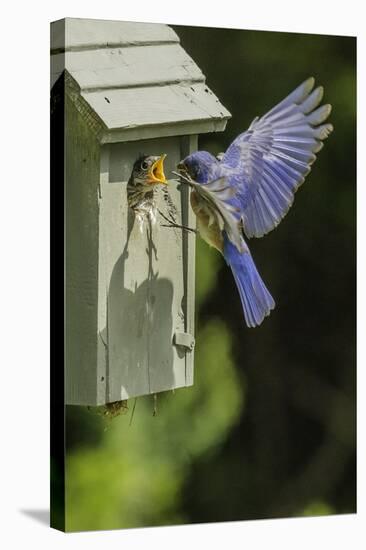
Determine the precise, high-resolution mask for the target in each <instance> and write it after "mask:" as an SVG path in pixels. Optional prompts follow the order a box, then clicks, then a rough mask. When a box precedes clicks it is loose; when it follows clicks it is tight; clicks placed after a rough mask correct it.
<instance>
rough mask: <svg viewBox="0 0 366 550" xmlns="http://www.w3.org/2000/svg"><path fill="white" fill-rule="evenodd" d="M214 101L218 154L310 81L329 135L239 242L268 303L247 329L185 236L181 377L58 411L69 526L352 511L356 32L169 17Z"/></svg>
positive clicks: (204, 139) (221, 272)
mask: <svg viewBox="0 0 366 550" xmlns="http://www.w3.org/2000/svg"><path fill="white" fill-rule="evenodd" d="M174 29H175V30H176V32H177V34H178V35H179V37H180V39H181V42H182V45H183V47H184V48H185V49H186V51H187V52H188V53H189V54H190V55H191V56H192V58H193V59H194V60H195V62H196V63H197V64H198V65H199V67H200V68H201V69H202V71H203V72H204V74H205V75H206V76H207V84H208V86H209V87H210V88H211V89H212V90H213V91H214V93H215V94H216V95H217V96H218V97H219V98H220V101H221V102H222V103H223V104H224V105H225V107H227V108H228V109H229V111H230V112H231V114H232V119H231V120H230V121H229V123H228V125H227V129H226V130H225V132H223V133H218V134H208V135H203V136H201V137H200V140H199V146H200V148H201V149H206V150H209V151H211V152H213V153H218V152H220V151H223V150H225V149H226V147H227V146H228V145H229V144H230V142H231V141H232V140H233V139H234V138H235V137H236V136H237V135H238V134H239V133H240V132H242V131H243V130H245V129H246V128H247V127H248V126H249V124H250V122H251V121H252V119H253V118H254V117H255V116H256V115H262V114H264V113H266V112H267V111H268V110H269V109H270V108H271V107H272V106H273V105H275V104H276V103H277V102H279V101H280V100H281V99H283V97H285V96H286V95H287V94H288V93H289V92H291V91H292V90H293V89H294V88H295V87H296V86H297V85H298V84H300V83H301V82H302V81H304V80H305V79H306V78H308V77H309V76H314V77H315V79H316V83H317V84H321V85H323V86H324V88H325V97H324V102H327V103H328V102H329V103H331V104H332V106H333V112H332V114H331V117H330V121H331V122H332V123H333V125H334V128H335V129H334V132H333V134H331V136H330V137H329V138H328V140H327V141H326V142H325V146H324V148H323V150H322V151H321V152H320V153H319V157H318V159H317V161H316V162H315V164H314V165H313V169H312V171H311V173H310V174H309V175H308V177H307V179H306V182H305V184H304V185H303V186H302V187H301V188H300V190H299V191H298V193H297V195H296V198H295V203H294V205H293V206H292V208H291V210H290V211H289V213H288V214H287V216H286V218H285V219H284V220H283V221H282V222H281V224H280V225H279V227H278V228H276V230H275V231H273V232H271V233H270V234H269V235H267V236H265V237H264V238H263V239H252V240H251V241H250V242H249V246H250V248H251V251H252V254H253V257H254V259H255V262H256V264H257V267H258V269H259V271H260V273H261V275H262V277H263V279H264V281H265V283H266V285H267V286H268V288H269V290H270V292H271V294H272V295H273V297H274V299H275V301H276V304H277V305H276V308H275V310H274V311H273V312H272V313H271V316H270V317H269V318H268V319H266V320H265V321H264V323H263V325H262V326H260V327H259V328H256V329H247V328H246V326H245V324H244V321H243V315H242V310H241V305H240V300H239V295H238V292H237V289H236V287H235V283H234V280H233V278H232V275H231V272H230V270H229V269H228V268H227V266H226V265H225V262H224V261H223V259H222V258H221V257H220V256H219V254H217V253H216V251H214V250H211V249H209V247H208V246H207V245H206V244H205V243H202V242H200V241H197V291H196V305H197V346H196V350H197V353H196V363H195V385H194V387H193V388H190V389H184V390H178V391H177V392H176V394H175V395H174V396H171V395H170V394H169V395H166V396H162V397H161V399H160V409H159V415H158V417H156V418H152V416H151V411H152V403H151V400H150V399H149V398H146V399H141V400H139V401H138V404H137V407H136V412H135V417H134V421H133V424H132V426H131V427H128V422H129V420H128V418H127V417H119V418H116V419H114V420H112V421H111V422H107V421H106V420H105V419H104V418H103V417H101V416H97V415H96V414H93V413H92V412H90V411H87V410H85V409H82V408H76V407H70V408H68V410H67V421H68V422H67V426H68V440H67V445H68V454H67V493H66V500H67V505H68V512H67V513H68V519H67V525H68V528H69V529H70V530H76V529H77V530H79V529H98V528H104V529H106V528H113V527H134V526H141V525H162V524H169V523H186V522H208V521H224V520H242V519H258V518H270V517H275V518H276V517H291V516H299V515H321V514H332V513H351V512H355V511H356V458H355V444H356V442H355V428H356V419H355V393H356V390H355V384H356V367H355V352H356V343H355V338H356V329H355V321H356V299H355V294H356V288H355V271H356V253H355V251H356V233H355V231H356V207H355V200H356V172H355V171H356V158H355V150H356V126H355V125H356V40H355V39H354V38H350V37H333V36H315V35H300V34H286V33H273V32H259V31H242V30H225V29H208V28H207V29H204V28H198V27H197V28H194V27H182V26H175V27H174Z"/></svg>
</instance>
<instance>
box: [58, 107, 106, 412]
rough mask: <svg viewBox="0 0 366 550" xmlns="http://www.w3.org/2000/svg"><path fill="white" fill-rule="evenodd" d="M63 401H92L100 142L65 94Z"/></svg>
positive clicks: (95, 358) (95, 339)
mask: <svg viewBox="0 0 366 550" xmlns="http://www.w3.org/2000/svg"><path fill="white" fill-rule="evenodd" d="M65 155H66V161H65V175H66V180H65V208H66V212H65V222H66V251H65V254H66V373H65V386H66V403H67V404H75V405H95V404H96V386H97V384H96V365H97V289H98V284H97V282H98V185H99V164H100V159H99V156H100V155H99V145H98V144H97V142H96V140H95V138H94V136H93V135H92V133H91V132H90V130H89V128H88V127H87V125H86V124H85V122H84V120H83V119H82V117H81V115H80V114H79V112H78V111H77V110H76V109H75V107H74V105H73V104H72V102H71V101H70V99H69V98H68V97H67V98H66V144H65Z"/></svg>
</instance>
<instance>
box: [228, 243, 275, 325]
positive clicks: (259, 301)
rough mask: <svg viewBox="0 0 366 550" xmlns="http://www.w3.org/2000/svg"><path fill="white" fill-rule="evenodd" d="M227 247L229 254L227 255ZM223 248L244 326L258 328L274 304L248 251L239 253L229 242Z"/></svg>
mask: <svg viewBox="0 0 366 550" xmlns="http://www.w3.org/2000/svg"><path fill="white" fill-rule="evenodd" d="M228 246H229V247H230V253H229V254H227V247H228ZM225 248H226V250H225V252H226V254H225V258H226V260H227V262H228V263H229V265H230V267H231V271H232V273H233V275H234V279H235V282H236V286H237V287H238V290H239V294H240V299H241V303H242V306H243V311H244V317H245V321H246V324H247V325H248V327H255V326H258V325H260V324H261V323H262V321H263V319H264V318H265V317H266V316H267V315H269V314H270V312H271V310H272V309H274V307H275V302H274V300H273V298H272V296H271V295H270V293H269V292H268V290H267V288H266V286H265V284H264V282H263V281H262V279H261V276H260V275H259V273H258V271H257V268H256V266H255V264H254V261H253V258H252V256H251V254H250V252H249V249H248V250H247V251H246V252H244V253H240V252H239V251H238V250H237V248H236V247H234V246H233V245H232V244H231V243H229V242H227V243H226V247H225Z"/></svg>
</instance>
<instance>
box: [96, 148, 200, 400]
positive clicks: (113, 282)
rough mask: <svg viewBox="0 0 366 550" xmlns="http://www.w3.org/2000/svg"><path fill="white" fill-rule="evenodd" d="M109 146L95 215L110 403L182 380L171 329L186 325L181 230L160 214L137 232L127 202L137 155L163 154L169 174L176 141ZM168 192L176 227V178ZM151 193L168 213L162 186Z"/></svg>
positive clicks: (181, 359) (182, 356)
mask: <svg viewBox="0 0 366 550" xmlns="http://www.w3.org/2000/svg"><path fill="white" fill-rule="evenodd" d="M108 147H109V182H106V181H104V182H103V183H102V185H101V199H100V216H99V231H100V240H99V249H100V256H99V265H100V275H99V298H100V309H99V319H98V328H99V330H100V331H102V332H103V331H105V328H106V329H107V330H106V333H107V345H108V367H107V400H108V401H116V400H120V399H127V398H128V397H134V396H137V395H145V394H148V393H155V392H160V391H164V390H168V389H173V388H177V387H182V386H186V385H189V383H190V381H189V380H187V376H186V350H183V349H181V348H179V347H177V346H174V345H173V337H174V334H175V332H177V331H178V332H183V331H184V329H185V312H184V310H183V309H182V303H183V298H184V292H185V287H184V284H185V283H184V281H185V276H184V270H185V266H186V265H187V260H186V258H185V255H184V250H183V241H182V230H180V229H172V228H163V227H161V226H160V223H165V221H164V220H162V219H161V218H160V219H159V221H158V222H157V223H156V224H155V225H154V226H153V228H152V232H151V233H150V230H149V228H148V226H145V228H144V230H143V232H141V231H140V229H139V227H138V225H137V224H136V223H134V216H133V214H132V212H131V211H130V210H129V209H128V207H127V200H126V184H127V178H128V177H129V175H130V173H131V167H132V163H133V161H134V160H135V158H136V157H137V156H138V155H139V153H140V152H141V151H148V152H149V154H161V153H162V152H166V153H167V154H168V157H167V161H166V173H167V174H169V171H170V170H171V169H173V168H175V166H176V164H177V163H178V161H179V160H180V140H179V138H175V139H174V140H171V139H169V140H164V139H158V140H151V141H149V142H140V143H127V144H115V145H110V146H107V148H108ZM103 149H104V148H103ZM103 155H104V154H102V158H103ZM159 191H160V192H159ZM169 193H170V197H171V199H172V201H173V203H174V204H175V205H176V207H177V218H176V219H177V223H178V224H179V223H181V221H182V214H181V213H182V209H183V208H184V206H183V205H182V194H181V191H180V190H179V189H178V187H177V184H176V182H172V183H171V184H170V185H169ZM157 195H158V196H157V199H158V207H159V208H160V210H162V211H163V212H165V214H167V211H166V201H165V199H164V195H163V193H162V191H161V189H160V190H159V189H158V193H157ZM186 206H187V205H186ZM105 288H107V291H106V292H104V289H105ZM106 319H107V323H106ZM105 324H106V327H105V326H104V325H105Z"/></svg>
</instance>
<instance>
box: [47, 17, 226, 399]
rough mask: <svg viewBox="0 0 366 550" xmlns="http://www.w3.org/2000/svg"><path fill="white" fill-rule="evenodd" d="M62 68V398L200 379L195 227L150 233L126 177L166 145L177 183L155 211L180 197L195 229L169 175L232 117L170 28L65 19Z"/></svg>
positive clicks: (182, 215) (133, 392)
mask: <svg viewBox="0 0 366 550" xmlns="http://www.w3.org/2000/svg"><path fill="white" fill-rule="evenodd" d="M51 77H52V82H51V84H52V87H53V88H52V98H53V107H52V112H53V116H57V112H59V111H58V110H60V108H61V107H60V105H63V107H62V108H63V112H64V115H63V116H64V124H65V126H64V128H65V139H64V148H65V150H64V158H65V163H64V200H65V231H66V233H65V242H66V247H65V248H66V250H65V263H66V272H65V278H66V281H65V298H66V303H65V394H66V395H65V401H66V403H67V404H76V405H103V404H106V403H110V402H115V401H120V400H124V399H128V398H130V397H134V396H139V395H146V394H151V393H157V392H161V391H165V390H170V389H173V388H180V387H183V386H190V385H192V383H193V357H194V279H195V235H194V233H190V232H187V231H184V230H182V229H179V228H171V227H170V228H168V227H163V224H164V223H166V222H164V219H163V218H161V217H159V216H158V217H157V220H156V223H155V224H154V225H152V226H150V227H147V226H146V227H143V229H142V230H141V228H140V227H139V226H138V224H136V223H134V221H135V220H134V214H133V212H132V211H131V210H130V209H129V207H128V204H127V198H126V190H127V181H128V179H129V177H130V174H131V170H132V166H133V164H134V161H135V160H136V158H137V157H138V156H139V154H140V153H146V154H151V155H161V154H163V153H166V154H167V158H166V161H165V173H166V176H167V178H168V179H170V178H171V179H172V181H170V182H169V184H168V186H167V189H168V192H169V195H167V193H164V192H163V190H162V189H160V188H158V189H157V190H156V194H157V202H158V208H159V210H161V211H162V212H164V211H165V212H167V206H168V203H169V201H170V203H171V204H172V205H173V206H174V208H175V213H176V222H177V224H183V225H187V226H190V227H194V225H195V219H194V216H193V214H192V212H191V209H190V206H189V196H188V189H187V187H186V186H183V185H179V184H178V183H177V181H176V180H174V177H173V176H172V175H171V171H172V170H174V169H175V168H176V165H177V163H178V162H179V160H180V159H182V158H183V157H185V156H186V155H187V154H189V153H190V152H192V151H193V150H196V149H197V137H198V135H199V134H201V133H203V132H214V131H220V130H223V129H224V128H225V125H226V122H227V119H228V118H229V116H230V114H229V112H228V111H227V110H226V109H225V108H224V107H223V106H222V105H221V104H220V102H219V100H218V99H217V98H216V97H215V95H214V94H213V93H212V92H211V91H210V90H209V88H208V87H207V85H206V84H205V77H204V75H203V74H202V72H201V70H200V69H199V67H198V66H197V65H196V64H195V63H194V61H193V60H192V59H191V58H190V57H189V55H187V53H186V52H185V51H184V49H183V48H182V47H181V46H180V44H179V38H178V36H177V35H176V33H175V32H174V31H173V30H172V29H171V28H169V27H168V26H166V25H160V24H144V23H124V22H119V21H100V20H87V19H63V20H60V21H56V22H54V23H52V25H51ZM60 94H61V95H62V94H64V98H63V99H62V98H61V100H60V97H61V96H60ZM60 147H61V146H60ZM61 149H62V147H61ZM55 151H56V153H55V155H56V156H57V155H58V152H59V150H58V149H57V148H56V149H55ZM164 209H165V210H164Z"/></svg>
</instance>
